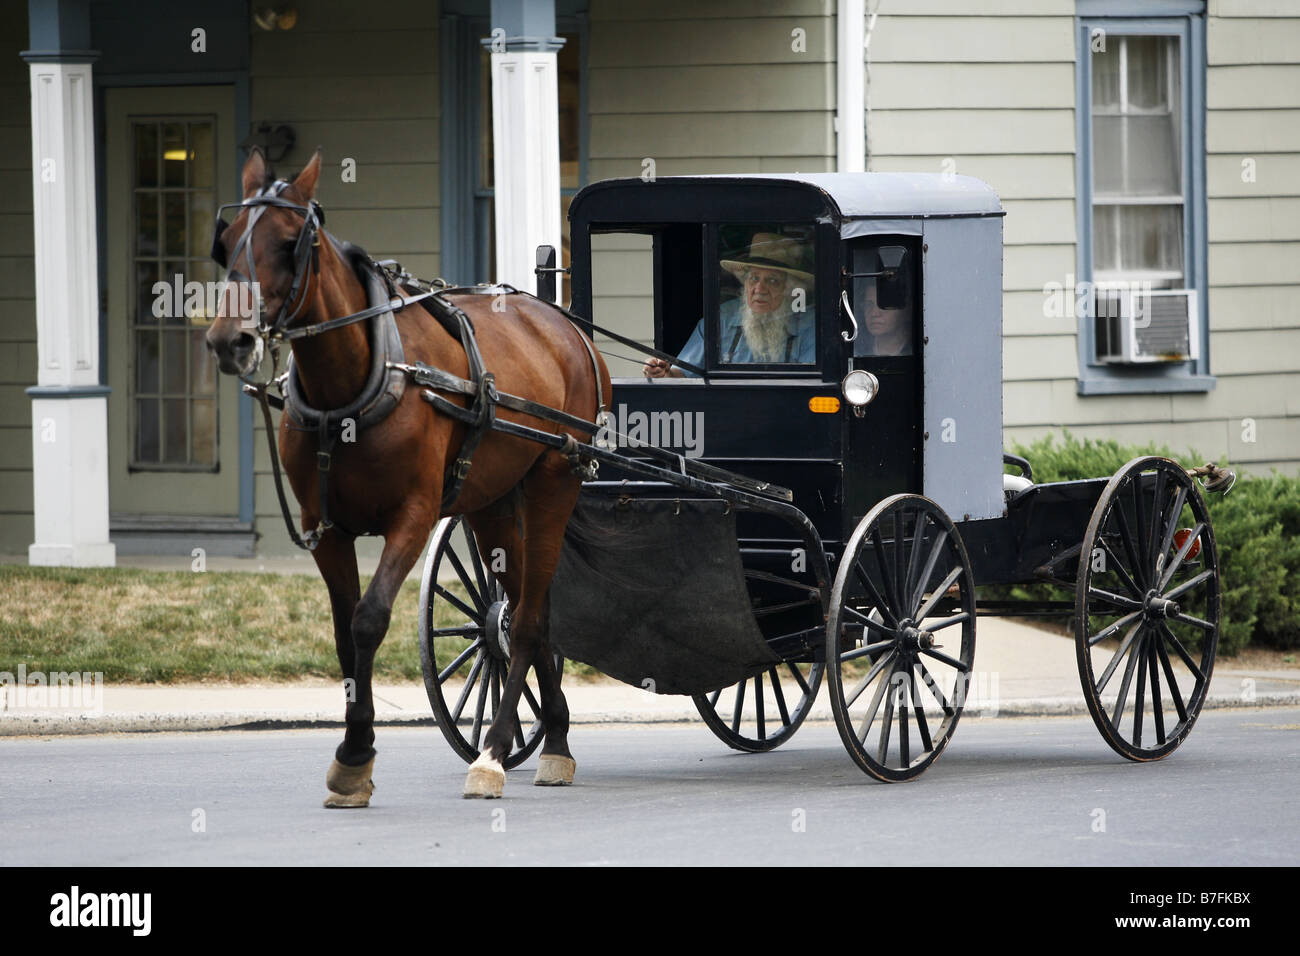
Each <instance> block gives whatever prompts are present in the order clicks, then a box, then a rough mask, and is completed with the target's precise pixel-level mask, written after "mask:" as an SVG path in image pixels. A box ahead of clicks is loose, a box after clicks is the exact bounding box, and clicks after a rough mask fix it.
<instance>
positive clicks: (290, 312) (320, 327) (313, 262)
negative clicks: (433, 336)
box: [211, 179, 445, 386]
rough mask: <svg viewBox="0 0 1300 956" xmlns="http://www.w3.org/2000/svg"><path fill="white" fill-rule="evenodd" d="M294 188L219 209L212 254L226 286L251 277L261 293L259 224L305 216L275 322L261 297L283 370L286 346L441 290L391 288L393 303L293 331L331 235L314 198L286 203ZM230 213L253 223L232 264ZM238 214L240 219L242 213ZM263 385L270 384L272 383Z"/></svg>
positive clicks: (264, 332) (281, 185)
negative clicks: (271, 213) (226, 239)
mask: <svg viewBox="0 0 1300 956" xmlns="http://www.w3.org/2000/svg"><path fill="white" fill-rule="evenodd" d="M288 187H289V183H287V182H286V181H285V180H283V179H277V180H276V181H275V182H274V183H272V184H271V185H270V186H266V187H264V188H263V189H262V190H260V191H259V192H258V193H257V195H256V196H250V197H249V198H247V199H245V200H243V201H242V202H232V203H225V204H224V205H222V206H219V207H218V208H217V221H216V222H215V223H214V224H213V229H212V251H211V255H212V258H213V260H214V261H216V263H217V264H218V265H220V266H221V267H222V268H224V269H225V270H226V276H225V281H227V282H229V281H230V279H231V278H232V277H233V278H235V279H236V280H239V279H244V278H247V280H248V281H249V282H250V283H251V284H252V285H253V287H254V288H255V289H256V287H257V285H256V284H257V266H256V264H255V263H254V259H253V243H252V236H253V228H254V227H255V226H256V225H257V223H258V220H259V219H261V217H262V214H263V213H264V212H266V210H267V208H268V207H272V206H274V207H278V208H280V209H289V210H291V211H293V212H295V213H297V214H298V215H300V216H302V219H303V222H302V228H301V229H300V230H299V231H298V238H297V240H296V241H295V242H294V246H293V282H292V283H291V284H290V286H289V291H288V293H287V294H286V295H285V297H284V301H283V302H282V303H281V304H280V311H279V312H278V313H276V316H275V318H274V319H273V320H271V321H269V322H268V321H267V317H266V308H265V306H264V305H263V303H262V298H261V296H260V295H258V296H257V297H256V309H257V334H258V336H259V337H260V338H261V342H262V346H263V351H264V352H265V351H269V352H271V355H272V359H273V361H272V368H273V369H274V368H276V367H277V366H278V365H279V362H278V358H279V356H278V352H279V344H280V343H281V342H292V341H293V340H294V339H299V338H306V337H308V336H312V335H320V334H321V333H322V332H329V331H331V330H332V329H337V328H340V327H341V326H344V325H351V324H353V323H354V322H363V321H365V320H366V319H370V318H373V317H374V316H376V315H382V314H383V313H384V312H388V311H394V312H396V311H400V310H401V309H403V308H404V307H406V306H409V305H411V304H413V303H415V302H419V301H420V300H421V299H427V298H429V297H431V296H433V295H436V294H437V292H436V291H433V290H431V291H427V292H423V293H421V294H419V295H413V296H410V297H406V298H403V297H402V296H400V295H396V290H394V289H392V288H391V287H390V290H389V291H390V293H393V294H392V296H391V298H390V300H389V301H388V302H387V303H384V304H381V305H376V306H371V307H370V308H367V309H362V310H361V311H360V312H353V313H352V314H351V315H343V316H339V317H338V318H334V319H327V320H326V321H324V322H316V323H313V324H312V325H305V326H301V327H299V328H290V327H289V326H291V325H292V324H293V323H294V322H295V321H297V319H298V318H299V316H301V315H302V312H303V309H304V308H305V307H306V305H307V298H308V297H307V285H308V283H309V282H310V276H312V275H319V274H320V237H321V233H322V232H325V229H324V226H325V210H324V209H322V208H321V206H320V203H318V202H317V201H316V200H314V199H313V200H311V201H310V202H308V203H307V204H306V205H301V204H299V203H293V202H289V201H288V200H287V199H283V198H281V195H280V194H281V193H283V192H284V190H285V189H287V188H288ZM227 209H236V210H239V209H246V210H248V223H247V225H245V227H244V234H243V235H242V236H240V237H239V242H237V243H236V244H235V249H234V252H232V253H231V255H230V258H229V260H227V258H226V248H225V246H223V245H222V244H221V237H222V235H223V234H224V233H225V231H226V229H228V228H229V227H230V223H228V222H226V221H225V220H224V219H222V218H221V214H222V213H223V212H224V211H225V210H227ZM235 215H236V216H237V215H238V213H236V214H235ZM325 235H326V238H329V234H328V233H326V234H325ZM241 254H242V255H243V256H244V259H245V261H246V262H247V263H248V275H247V276H246V277H245V276H244V274H243V273H242V272H240V271H238V268H237V267H238V264H239V257H240V255H241ZM309 270H310V272H309ZM444 285H445V283H444ZM295 301H297V305H294V302H295ZM259 364H260V363H259ZM240 378H241V380H242V381H244V382H245V383H247V384H249V385H254V386H256V385H258V384H259V383H255V382H249V381H248V379H247V378H245V377H244V376H240ZM260 384H262V385H267V384H270V383H260Z"/></svg>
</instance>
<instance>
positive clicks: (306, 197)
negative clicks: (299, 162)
mask: <svg viewBox="0 0 1300 956" xmlns="http://www.w3.org/2000/svg"><path fill="white" fill-rule="evenodd" d="M319 181H320V147H319V146H317V147H316V152H315V153H313V154H312V157H311V160H310V161H309V162H308V163H307V165H306V166H304V167H303V168H302V172H300V173H299V174H298V178H297V179H295V180H294V181H293V191H294V192H296V193H297V194H298V195H299V196H301V197H302V200H303V202H308V201H310V200H312V199H315V198H316V183H317V182H319Z"/></svg>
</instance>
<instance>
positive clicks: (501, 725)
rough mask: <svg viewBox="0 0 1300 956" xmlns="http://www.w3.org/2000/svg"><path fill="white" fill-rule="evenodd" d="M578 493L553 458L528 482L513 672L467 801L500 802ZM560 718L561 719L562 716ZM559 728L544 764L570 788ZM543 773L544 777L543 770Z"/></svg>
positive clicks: (565, 466)
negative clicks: (555, 770)
mask: <svg viewBox="0 0 1300 956" xmlns="http://www.w3.org/2000/svg"><path fill="white" fill-rule="evenodd" d="M578 489H579V482H578V480H577V479H576V478H575V477H574V476H573V475H572V474H571V472H570V466H569V463H568V461H567V460H566V459H565V458H564V457H563V456H561V455H558V454H554V453H549V454H546V455H543V456H542V458H541V459H540V460H539V461H538V463H537V464H536V465H535V466H534V467H533V469H532V470H531V471H530V472H529V473H528V475H527V476H526V477H525V478H524V480H523V505H522V511H523V531H524V535H523V548H522V551H523V555H522V557H523V581H522V584H521V586H520V589H519V592H520V593H519V595H518V600H517V601H516V600H515V597H516V596H515V595H513V594H512V595H511V596H510V597H511V605H512V608H511V620H510V668H509V670H508V671H507V674H506V682H505V687H504V689H503V691H502V694H501V704H500V707H499V708H498V710H497V712H496V715H495V716H494V718H493V720H492V726H491V728H490V729H489V730H488V732H487V735H486V737H485V738H484V744H483V752H482V754H481V755H480V756H479V758H478V760H476V761H474V763H473V764H472V765H471V766H470V770H469V775H468V776H467V777H466V778H465V796H466V797H489V798H491V797H499V796H501V789H502V787H503V786H504V783H505V768H504V765H503V763H502V761H504V760H505V758H506V756H507V755H508V754H509V753H510V741H511V738H512V737H513V736H514V734H515V720H516V717H515V712H516V708H517V707H518V705H519V698H520V696H521V694H522V692H523V687H524V681H525V680H526V678H527V677H528V669H529V668H530V667H532V666H533V663H534V662H535V661H536V660H537V657H538V654H539V652H540V651H541V649H542V646H543V644H544V642H545V637H546V614H547V592H548V591H549V589H550V586H551V578H552V577H553V576H554V574H555V568H556V566H557V565H558V564H559V560H560V546H561V545H562V543H563V540H564V528H565V525H566V524H567V523H568V520H569V515H570V514H572V513H573V506H574V504H575V503H576V502H577V500H578ZM516 560H519V555H518V553H517V552H516V553H512V554H509V555H508V556H507V561H516ZM553 669H554V668H553V667H552V670H553ZM544 670H545V668H543V671H544ZM546 685H547V682H546V680H545V679H544V678H543V680H542V693H543V699H544V700H545V698H546V697H547V696H550V697H551V698H552V708H553V709H554V707H555V698H556V697H558V699H559V701H560V705H561V706H562V705H563V695H562V693H561V692H560V689H559V680H558V677H557V678H556V679H555V680H554V681H553V682H552V683H551V686H550V690H551V691H552V692H553V693H551V694H550V695H548V694H547V686H546ZM543 706H545V704H543ZM556 714H557V718H558V714H559V712H558V710H557V711H556ZM543 716H545V713H544V714H543ZM566 717H567V714H566ZM560 723H561V724H563V725H565V726H564V727H563V729H560V728H557V729H556V734H557V737H556V740H554V741H553V740H552V736H551V727H550V725H549V721H548V725H547V744H546V748H545V751H546V753H545V754H544V756H543V764H544V765H552V764H556V763H560V764H564V765H566V766H565V767H561V768H560V774H559V775H560V776H561V777H566V778H567V779H560V780H556V781H554V782H560V783H568V782H571V781H572V779H573V758H572V757H570V756H568V746H567V744H566V743H565V742H564V735H565V731H566V730H567V723H568V721H567V719H565V720H563V721H560ZM547 755H549V759H548V756H547ZM538 772H539V774H541V770H540V769H539V771H538Z"/></svg>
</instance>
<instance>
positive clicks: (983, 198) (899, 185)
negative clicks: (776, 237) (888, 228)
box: [698, 173, 1002, 219]
mask: <svg viewBox="0 0 1300 956" xmlns="http://www.w3.org/2000/svg"><path fill="white" fill-rule="evenodd" d="M698 178H700V179H706V180H707V179H739V180H746V181H753V182H762V181H764V180H777V181H782V182H789V183H807V184H808V185H809V186H815V187H816V188H818V189H820V190H821V191H822V192H824V193H826V194H827V195H828V196H830V198H831V199H832V200H833V201H834V203H835V205H836V206H838V207H839V210H840V215H842V216H843V217H844V218H845V219H863V218H875V217H877V216H887V217H889V218H895V219H896V218H906V217H910V216H995V215H1001V214H1002V204H1001V203H1000V202H999V201H998V194H997V193H995V192H994V191H993V189H992V187H990V186H989V185H988V184H987V183H985V182H982V181H981V180H978V179H976V178H974V177H973V176H945V175H942V174H939V173H780V174H771V173H755V174H740V175H734V176H716V177H715V176H701V177H698Z"/></svg>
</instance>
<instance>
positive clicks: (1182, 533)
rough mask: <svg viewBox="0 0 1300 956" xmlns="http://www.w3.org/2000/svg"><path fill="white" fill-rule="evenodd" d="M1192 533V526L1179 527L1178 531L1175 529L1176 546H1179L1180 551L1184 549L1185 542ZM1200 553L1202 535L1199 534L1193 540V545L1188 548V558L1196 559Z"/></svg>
mask: <svg viewBox="0 0 1300 956" xmlns="http://www.w3.org/2000/svg"><path fill="white" fill-rule="evenodd" d="M1191 533H1192V529H1191V528H1179V529H1178V530H1177V531H1175V532H1174V547H1175V548H1177V549H1178V550H1179V551H1181V550H1182V549H1183V542H1185V541H1186V540H1187V539H1188V538H1189V537H1190V536H1191ZM1200 553H1201V536H1200V535H1197V536H1196V540H1195V541H1193V542H1192V546H1191V547H1190V548H1188V550H1187V560H1188V561H1192V560H1195V558H1196V556H1197V555H1198V554H1200Z"/></svg>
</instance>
